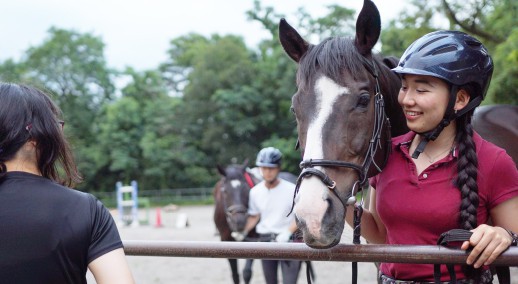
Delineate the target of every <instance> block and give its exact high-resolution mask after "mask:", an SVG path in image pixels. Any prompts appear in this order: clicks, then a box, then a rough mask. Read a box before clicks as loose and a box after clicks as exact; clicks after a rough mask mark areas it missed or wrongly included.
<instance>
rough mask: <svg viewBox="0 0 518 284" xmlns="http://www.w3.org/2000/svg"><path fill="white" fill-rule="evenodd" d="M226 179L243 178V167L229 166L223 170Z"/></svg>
mask: <svg viewBox="0 0 518 284" xmlns="http://www.w3.org/2000/svg"><path fill="white" fill-rule="evenodd" d="M225 172H226V174H227V175H226V177H227V179H228V180H233V179H239V178H241V177H242V176H243V166H242V165H229V166H227V168H226V169H225Z"/></svg>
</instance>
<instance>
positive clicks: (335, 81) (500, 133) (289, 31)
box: [279, 0, 518, 248]
mask: <svg viewBox="0 0 518 284" xmlns="http://www.w3.org/2000/svg"><path fill="white" fill-rule="evenodd" d="M380 31H381V20H380V15H379V12H378V10H377V8H376V6H375V5H374V3H373V2H372V1H370V0H365V1H364V5H363V8H362V10H361V12H360V14H359V16H358V19H357V22H356V36H355V38H345V37H333V38H328V39H326V40H324V41H323V42H321V43H319V44H317V45H313V44H310V43H308V42H307V41H306V40H304V39H303V38H302V37H301V36H300V35H299V33H298V32H297V31H296V30H295V29H294V28H293V27H291V26H290V25H289V24H288V23H287V22H286V21H285V20H281V22H280V26H279V37H280V41H281V44H282V46H283V48H284V50H285V51H286V53H287V54H288V55H289V56H290V57H291V58H292V59H293V60H294V61H296V62H297V63H298V64H299V68H298V72H297V87H298V91H297V93H295V94H294V96H293V98H292V109H293V111H294V113H295V116H296V119H297V128H298V135H299V137H298V138H299V145H300V149H301V151H302V154H303V160H304V161H303V163H302V166H303V167H304V168H305V169H304V170H303V171H302V173H301V176H302V177H303V178H302V179H301V182H300V184H299V187H298V194H297V197H296V200H295V202H296V204H295V207H294V212H295V214H296V217H297V220H298V225H299V228H300V229H302V232H303V236H304V241H305V243H306V244H307V245H309V246H311V247H315V248H327V247H332V246H334V245H336V244H337V243H338V242H339V241H340V237H341V235H342V232H343V229H344V217H345V206H347V205H348V204H350V203H353V202H354V197H353V196H354V193H355V192H356V191H357V190H359V187H360V186H359V185H360V184H362V183H364V182H365V181H366V178H368V177H370V176H373V175H375V174H376V173H378V172H379V171H380V170H381V169H382V168H383V165H384V162H385V160H386V157H387V155H388V154H387V153H388V151H386V149H387V148H388V147H387V146H388V145H389V142H388V141H389V139H388V138H390V136H395V135H400V134H403V133H405V132H407V131H408V128H407V126H406V121H405V118H404V116H403V113H402V110H401V107H400V106H399V104H398V102H397V96H398V92H399V89H400V86H401V82H400V79H399V77H398V76H397V75H395V74H394V73H393V72H391V70H390V69H391V68H393V67H395V64H397V59H395V58H384V57H382V56H380V55H379V54H374V53H372V48H373V47H374V45H375V44H376V42H377V40H378V38H379V35H380ZM385 116H386V117H388V118H389V119H390V124H391V126H392V128H391V131H389V124H388V123H387V121H386V117H385ZM517 120H518V107H516V106H494V107H491V108H488V109H486V108H481V110H480V111H477V112H476V115H475V117H474V126H475V130H476V131H477V132H478V133H480V134H481V135H482V136H483V137H484V138H485V139H487V140H489V141H492V142H493V143H495V144H497V145H499V146H500V147H502V148H504V149H506V150H507V152H508V153H509V154H510V155H512V156H513V158H514V160H515V162H516V161H517V159H518V155H517V154H516V151H517V150H516V146H515V144H516V142H518V136H517V135H518V131H517V128H518V123H517V122H516V121H517ZM330 188H331V189H330Z"/></svg>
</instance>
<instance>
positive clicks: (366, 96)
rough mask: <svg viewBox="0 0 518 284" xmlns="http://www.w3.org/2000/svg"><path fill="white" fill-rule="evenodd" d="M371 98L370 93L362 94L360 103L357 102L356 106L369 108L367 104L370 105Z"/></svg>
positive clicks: (359, 99)
mask: <svg viewBox="0 0 518 284" xmlns="http://www.w3.org/2000/svg"><path fill="white" fill-rule="evenodd" d="M370 100H371V96H370V95H369V94H362V95H360V97H359V98H358V103H357V104H356V107H360V108H367V106H369V102H370Z"/></svg>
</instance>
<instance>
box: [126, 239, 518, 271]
mask: <svg viewBox="0 0 518 284" xmlns="http://www.w3.org/2000/svg"><path fill="white" fill-rule="evenodd" d="M124 251H125V252H126V254H127V255H133V256H168V257H202V258H242V259H243V258H254V259H297V260H311V261H348V262H352V261H356V262H391V263H429V264H435V263H443V264H447V263H448V264H449V263H453V264H460V263H465V262H466V258H467V253H466V252H465V251H462V250H459V249H452V248H446V247H442V246H413V245H412V246H411V245H397V246H395V245H370V244H367V245H348V244H338V245H336V246H335V247H333V248H329V249H312V248H310V247H308V246H307V245H305V244H304V243H259V242H257V243H255V242H193V241H135V240H126V241H124ZM494 264H495V265H503V266H518V247H511V248H509V249H508V250H507V251H505V252H504V253H502V254H501V255H500V256H499V257H498V258H497V259H496V260H495V262H494Z"/></svg>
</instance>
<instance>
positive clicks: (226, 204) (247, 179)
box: [213, 161, 310, 284]
mask: <svg viewBox="0 0 518 284" xmlns="http://www.w3.org/2000/svg"><path fill="white" fill-rule="evenodd" d="M247 163H248V162H247V161H245V162H244V163H243V164H242V165H238V164H231V165H228V166H226V167H223V166H220V165H217V166H216V167H217V169H218V172H219V174H220V175H221V178H220V180H219V181H218V182H217V183H216V185H215V186H214V191H213V196H214V201H215V209H214V223H215V225H216V228H217V230H218V232H219V235H220V239H221V241H235V239H234V238H233V237H232V232H239V233H241V232H242V231H243V230H244V227H245V224H246V218H247V212H248V197H249V193H250V189H251V188H252V187H253V186H254V185H256V184H257V183H258V182H260V181H261V180H262V177H261V175H260V173H259V169H258V168H252V169H249V168H248V167H247ZM279 178H282V179H284V180H286V181H288V182H291V183H293V184H294V183H295V181H296V180H297V176H295V175H293V174H292V173H289V172H280V173H279ZM245 240H248V241H255V240H259V236H258V235H257V233H256V232H255V230H252V231H251V232H250V233H248V236H247V238H246V239H245ZM228 261H229V264H230V269H231V272H232V280H233V281H234V284H239V281H240V276H239V272H238V264H237V260H236V259H229V260H228ZM252 264H253V259H247V260H246V262H245V267H244V268H243V279H244V281H245V283H250V279H251V278H252ZM308 265H310V264H309V263H308Z"/></svg>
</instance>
